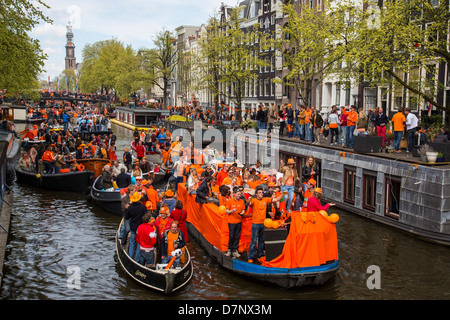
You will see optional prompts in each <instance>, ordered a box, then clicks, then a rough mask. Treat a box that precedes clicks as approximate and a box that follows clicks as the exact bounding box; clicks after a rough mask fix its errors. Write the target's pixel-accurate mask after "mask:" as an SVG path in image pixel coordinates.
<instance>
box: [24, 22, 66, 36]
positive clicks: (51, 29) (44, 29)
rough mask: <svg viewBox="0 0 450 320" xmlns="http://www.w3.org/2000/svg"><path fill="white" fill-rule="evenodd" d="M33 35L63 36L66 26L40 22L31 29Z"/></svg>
mask: <svg viewBox="0 0 450 320" xmlns="http://www.w3.org/2000/svg"><path fill="white" fill-rule="evenodd" d="M31 35H32V36H33V37H38V38H39V37H44V36H51V37H56V38H64V37H65V35H66V27H65V26H62V25H52V24H49V23H45V24H40V25H38V26H37V27H36V28H34V29H33V31H31Z"/></svg>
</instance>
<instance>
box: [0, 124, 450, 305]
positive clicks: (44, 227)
mask: <svg viewBox="0 0 450 320" xmlns="http://www.w3.org/2000/svg"><path fill="white" fill-rule="evenodd" d="M17 129H18V131H20V130H21V129H22V128H21V127H20V126H19V127H18V128H17ZM113 130H114V132H115V134H116V136H117V138H118V154H119V156H121V154H122V151H123V149H124V148H125V147H127V146H129V143H130V141H131V140H132V132H131V131H130V130H128V129H125V128H122V127H118V126H115V125H113ZM11 188H12V189H13V191H14V202H13V208H12V218H11V230H10V238H9V243H8V245H7V250H6V258H5V266H4V270H3V273H4V278H3V286H2V288H1V291H0V298H1V299H6V300H42V299H54V300H66V299H75V300H79V299H83V300H146V299H148V300H160V299H182V300H208V299H215V300H224V299H236V300H255V299H259V300H278V299H305V300H307V299H315V300H322V299H326V300H379V299H381V300H388V299H389V300H397V299H423V300H428V299H449V298H450V277H448V275H447V271H448V270H450V248H448V247H444V246H440V245H435V244H431V243H428V242H425V241H422V240H418V239H416V238H413V237H412V236H409V235H406V234H403V233H401V232H399V231H397V230H395V229H392V228H390V227H386V226H383V225H380V224H378V223H376V222H372V221H369V220H366V219H364V218H361V217H358V216H356V215H353V214H351V213H347V212H342V211H339V210H333V212H337V213H338V214H339V215H340V220H339V222H338V223H337V232H338V241H339V258H340V268H339V270H338V272H337V273H336V276H335V278H334V279H332V280H331V281H329V282H328V283H326V284H325V285H323V286H320V287H308V288H301V289H295V290H283V289H279V288H275V287H271V286H266V285H264V284H261V283H257V282H254V281H251V280H248V279H245V278H242V277H240V276H237V275H235V274H233V273H231V272H229V271H227V270H225V269H223V268H221V267H220V266H218V265H217V264H216V263H215V262H214V260H212V259H211V258H209V257H208V256H207V255H206V254H205V252H204V251H203V250H202V249H201V248H200V247H199V246H198V245H197V243H196V242H195V241H194V240H191V241H190V242H189V243H188V247H189V250H190V252H191V254H192V257H193V261H194V276H193V278H192V280H191V282H190V283H189V284H188V285H187V286H186V287H184V288H183V289H181V290H180V291H179V292H176V293H175V294H174V295H172V296H170V297H166V296H164V295H161V294H158V293H155V292H153V291H150V290H148V289H146V288H145V287H142V286H140V285H138V284H136V283H135V282H134V281H133V280H131V279H130V278H129V277H128V276H127V275H126V274H125V273H124V272H123V271H122V269H121V267H120V265H119V264H118V261H117V257H116V254H115V242H114V239H115V233H116V231H117V227H118V225H119V223H120V217H118V216H115V215H113V214H110V213H108V212H106V211H103V210H102V209H100V208H98V207H96V206H95V205H94V203H92V202H90V201H88V199H87V196H86V195H84V194H74V193H66V192H55V191H46V190H39V189H36V188H32V187H28V186H25V185H19V184H17V183H16V182H13V183H12V186H11ZM373 270H375V271H373ZM78 280H79V281H78Z"/></svg>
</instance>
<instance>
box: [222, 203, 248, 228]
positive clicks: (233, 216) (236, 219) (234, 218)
mask: <svg viewBox="0 0 450 320" xmlns="http://www.w3.org/2000/svg"><path fill="white" fill-rule="evenodd" d="M225 206H226V207H227V209H228V210H233V209H236V212H233V213H230V214H229V215H228V223H240V222H241V221H242V217H241V216H240V215H239V213H241V212H242V210H245V203H244V200H242V199H239V200H235V199H234V198H231V199H229V200H228V201H227V203H226V205H225Z"/></svg>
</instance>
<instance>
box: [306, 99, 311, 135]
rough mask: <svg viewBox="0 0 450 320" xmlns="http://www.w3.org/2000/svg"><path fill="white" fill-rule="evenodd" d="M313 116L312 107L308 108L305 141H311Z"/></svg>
mask: <svg viewBox="0 0 450 320" xmlns="http://www.w3.org/2000/svg"><path fill="white" fill-rule="evenodd" d="M311 114H312V110H311V107H310V106H307V107H306V111H305V133H306V134H305V140H306V141H311V133H312V132H311Z"/></svg>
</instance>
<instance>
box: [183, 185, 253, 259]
mask: <svg viewBox="0 0 450 320" xmlns="http://www.w3.org/2000/svg"><path fill="white" fill-rule="evenodd" d="M178 200H181V202H183V209H185V210H186V211H187V218H186V221H188V222H189V223H192V224H193V225H194V226H195V228H196V229H197V230H198V231H199V232H200V233H201V234H202V235H203V237H205V239H206V240H208V242H209V243H211V244H212V245H213V246H215V247H216V248H218V249H219V250H221V251H227V250H228V219H227V214H226V213H224V214H221V213H220V212H219V210H218V207H217V205H215V204H213V203H206V204H203V205H201V204H199V203H197V202H195V195H191V194H189V193H188V192H187V190H186V188H185V187H184V185H183V184H182V183H180V184H178ZM251 228H252V219H251V217H248V218H243V219H242V228H241V237H240V238H239V249H238V250H239V251H240V252H243V251H248V246H249V244H250V238H251Z"/></svg>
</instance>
